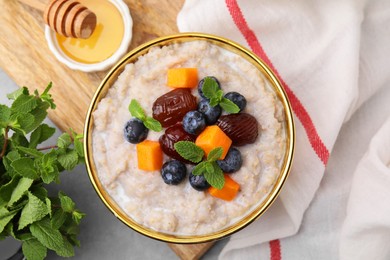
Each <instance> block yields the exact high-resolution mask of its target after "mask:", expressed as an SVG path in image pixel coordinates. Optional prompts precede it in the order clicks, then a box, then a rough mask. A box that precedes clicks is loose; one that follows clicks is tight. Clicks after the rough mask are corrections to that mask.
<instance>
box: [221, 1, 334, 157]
mask: <svg viewBox="0 0 390 260" xmlns="http://www.w3.org/2000/svg"><path fill="white" fill-rule="evenodd" d="M225 2H226V5H227V8H228V10H229V12H230V15H231V16H232V18H233V21H234V23H235V24H236V26H237V27H238V29H239V30H240V32H241V33H242V35H243V36H244V37H245V40H246V41H247V43H248V45H249V47H250V48H251V49H252V51H253V52H254V53H255V54H256V55H257V56H259V57H260V58H261V59H262V60H263V61H264V62H265V63H267V64H268V66H269V67H270V68H271V69H272V70H273V71H274V72H275V74H276V76H277V77H278V78H279V80H280V82H281V84H282V86H283V87H284V90H285V91H286V94H287V96H288V98H289V100H290V104H291V107H292V109H293V111H294V112H295V114H296V116H297V117H298V119H299V120H300V121H301V123H302V125H303V127H304V129H305V131H306V135H307V137H308V139H309V142H310V144H311V146H312V147H313V150H314V151H315V153H316V154H317V156H318V158H320V160H321V161H322V162H323V164H324V165H326V163H327V162H328V159H329V150H328V149H327V148H326V146H325V144H324V143H323V142H322V140H321V138H320V136H319V135H318V133H317V130H316V128H315V126H314V124H313V121H312V120H311V118H310V115H309V113H308V112H307V110H306V109H305V107H304V106H303V105H302V103H301V101H300V100H299V99H298V97H297V96H296V95H295V94H294V92H293V91H292V90H291V89H290V88H289V87H288V85H287V84H286V82H284V80H283V79H282V77H281V76H280V75H279V72H278V71H277V70H276V68H275V67H274V66H273V64H272V62H271V60H270V59H269V58H268V56H267V54H266V53H265V52H264V50H263V48H262V47H261V45H260V42H259V40H258V39H257V37H256V35H255V33H254V32H253V31H252V30H251V29H250V28H249V26H248V24H247V22H246V20H245V17H244V15H243V14H242V11H241V9H240V7H239V5H238V3H237V1H236V0H225Z"/></svg>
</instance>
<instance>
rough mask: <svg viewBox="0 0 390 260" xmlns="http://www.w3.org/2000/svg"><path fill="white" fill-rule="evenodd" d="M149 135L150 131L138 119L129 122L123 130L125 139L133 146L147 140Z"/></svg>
mask: <svg viewBox="0 0 390 260" xmlns="http://www.w3.org/2000/svg"><path fill="white" fill-rule="evenodd" d="M148 133H149V129H147V128H146V127H145V125H144V123H143V122H142V121H141V120H139V119H138V118H133V119H131V120H129V121H127V122H126V124H125V127H124V129H123V134H124V136H125V139H126V140H127V141H128V142H130V143H132V144H138V143H140V142H142V141H143V140H145V139H146V137H147V136H148Z"/></svg>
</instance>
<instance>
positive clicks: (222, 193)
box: [208, 174, 240, 201]
mask: <svg viewBox="0 0 390 260" xmlns="http://www.w3.org/2000/svg"><path fill="white" fill-rule="evenodd" d="M224 177H225V185H224V186H223V188H222V189H221V190H219V189H217V188H214V187H210V188H209V189H208V192H209V193H210V195H211V196H213V197H216V198H219V199H223V200H226V201H232V200H233V199H234V198H235V197H236V196H237V193H238V191H239V190H240V184H238V183H237V182H235V181H234V180H233V179H232V178H230V176H229V175H227V174H224Z"/></svg>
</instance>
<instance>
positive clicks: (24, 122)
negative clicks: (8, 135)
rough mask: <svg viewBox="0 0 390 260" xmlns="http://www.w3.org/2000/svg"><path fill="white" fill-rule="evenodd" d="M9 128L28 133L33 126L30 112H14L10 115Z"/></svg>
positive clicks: (32, 117)
mask: <svg viewBox="0 0 390 260" xmlns="http://www.w3.org/2000/svg"><path fill="white" fill-rule="evenodd" d="M11 120H12V123H11V124H10V126H11V128H12V129H13V130H16V131H18V130H19V131H21V132H22V133H23V134H28V133H29V132H31V131H32V130H33V128H34V120H35V118H34V116H33V115H32V114H30V113H24V114H22V113H15V114H12V115H11Z"/></svg>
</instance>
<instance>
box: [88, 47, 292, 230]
mask: <svg viewBox="0 0 390 260" xmlns="http://www.w3.org/2000/svg"><path fill="white" fill-rule="evenodd" d="M176 67H196V68H198V73H199V79H201V78H203V77H205V76H215V77H217V78H218V80H219V81H220V83H221V87H222V89H223V91H224V92H225V93H227V92H229V91H237V92H240V93H241V94H242V95H244V96H245V98H246V99H247V107H246V110H245V112H246V113H249V114H251V115H253V116H254V117H255V118H256V119H257V121H258V123H259V136H258V137H257V140H256V142H255V143H254V144H250V145H245V146H240V147H238V149H239V150H240V152H241V154H242V158H243V165H242V167H241V169H240V170H239V171H238V172H236V173H234V174H231V175H230V176H231V177H232V178H233V179H234V180H235V181H236V182H238V183H239V184H240V187H241V190H240V192H239V193H238V195H237V197H236V198H235V199H234V200H233V201H231V202H227V201H224V200H220V199H217V198H214V197H212V196H210V195H209V194H207V193H206V192H199V191H196V190H194V189H193V188H192V187H191V186H190V184H189V181H188V177H187V178H186V179H185V180H184V181H183V182H182V183H181V184H179V185H176V186H175V185H167V184H165V183H164V181H163V180H162V178H161V174H160V172H159V171H155V172H145V171H142V170H139V169H138V167H137V154H136V146H135V145H134V144H130V143H128V142H127V141H126V140H125V139H124V136H123V127H124V124H125V123H126V122H127V121H128V120H129V119H130V118H131V115H130V113H129V111H128V105H129V103H130V100H131V99H136V100H137V101H139V102H140V103H141V105H142V107H143V108H144V109H145V111H146V113H147V114H148V115H149V116H151V115H152V105H153V102H154V101H155V100H156V99H157V98H158V97H159V96H161V95H163V94H165V93H167V92H169V91H170V90H171V89H170V88H169V87H167V86H166V75H167V70H168V68H176ZM267 84H268V83H266V81H265V79H264V77H263V75H262V74H261V73H260V72H259V71H258V70H257V69H256V67H255V66H253V65H252V64H250V63H249V62H248V61H246V60H244V59H243V58H241V57H239V56H238V55H236V54H233V53H230V52H228V51H226V50H224V49H222V48H220V47H217V46H215V45H213V44H210V43H208V42H205V41H192V42H187V43H181V44H172V45H169V46H164V47H161V48H160V47H154V48H152V49H151V50H150V51H149V52H148V53H147V54H145V55H143V56H141V57H140V58H139V59H138V60H137V62H135V63H132V64H128V65H126V68H125V70H124V71H123V72H122V74H121V75H120V76H119V78H118V80H117V82H116V83H115V84H114V85H113V86H112V87H111V88H110V89H109V91H108V93H107V95H106V96H105V97H104V98H103V99H102V100H101V101H100V103H99V104H98V106H97V109H96V110H95V111H94V112H93V119H94V126H93V132H92V142H93V143H92V146H93V158H94V163H95V166H96V169H97V175H98V177H99V179H100V181H101V183H102V185H103V186H104V187H105V189H106V191H107V192H108V193H109V194H110V196H111V197H112V198H113V199H114V200H115V201H116V202H117V204H118V205H119V206H120V207H121V208H122V209H123V210H124V211H125V212H126V213H127V214H128V215H129V216H130V217H131V218H133V219H134V220H135V221H136V222H138V223H140V224H142V225H144V226H146V227H149V228H152V229H154V230H157V231H162V232H167V233H173V234H180V235H202V234H206V233H211V232H214V231H218V230H220V229H222V228H224V227H226V226H228V225H231V224H233V223H234V222H235V221H237V220H238V219H239V218H241V217H242V216H244V215H245V214H246V213H247V212H248V210H250V209H251V208H253V206H255V205H258V203H260V202H261V201H262V200H263V199H264V197H265V196H266V195H267V193H268V192H269V191H270V189H271V188H272V187H273V185H274V183H275V181H276V179H277V177H278V176H279V173H280V167H281V161H282V160H283V158H284V155H285V147H286V137H285V133H284V131H285V130H284V127H283V125H284V123H283V122H284V121H283V120H284V116H283V115H284V113H283V106H282V104H281V102H280V101H279V99H277V97H276V94H275V93H274V92H273V90H272V89H271V88H270V87H269V86H268V85H267ZM192 93H193V94H194V95H195V96H197V97H198V94H197V91H196V88H195V89H194V90H193V91H192ZM162 134H163V132H160V133H156V132H153V131H149V135H148V138H147V139H149V140H156V141H157V140H158V138H159V137H160V136H161V135H162ZM167 159H168V158H167V157H166V158H165V160H167ZM187 168H188V172H189V167H187Z"/></svg>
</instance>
